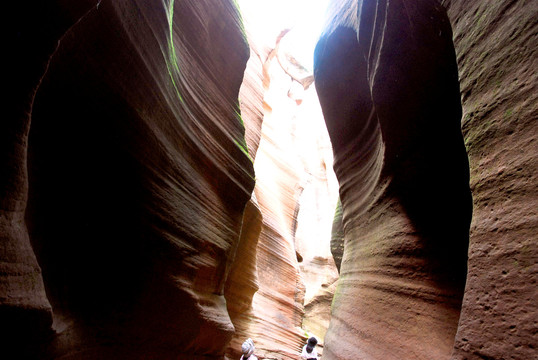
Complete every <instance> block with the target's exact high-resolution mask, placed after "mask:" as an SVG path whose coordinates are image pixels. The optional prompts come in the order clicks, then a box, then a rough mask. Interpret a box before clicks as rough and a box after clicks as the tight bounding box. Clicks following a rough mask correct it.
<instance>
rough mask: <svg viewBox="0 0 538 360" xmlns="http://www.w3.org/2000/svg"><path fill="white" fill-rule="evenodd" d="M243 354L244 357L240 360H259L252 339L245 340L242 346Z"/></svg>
mask: <svg viewBox="0 0 538 360" xmlns="http://www.w3.org/2000/svg"><path fill="white" fill-rule="evenodd" d="M241 352H242V353H243V355H241V359H240V360H247V359H248V360H258V358H257V357H256V355H254V341H252V339H251V338H248V339H247V340H245V342H244V343H243V345H241Z"/></svg>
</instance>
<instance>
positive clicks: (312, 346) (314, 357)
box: [299, 336, 318, 360]
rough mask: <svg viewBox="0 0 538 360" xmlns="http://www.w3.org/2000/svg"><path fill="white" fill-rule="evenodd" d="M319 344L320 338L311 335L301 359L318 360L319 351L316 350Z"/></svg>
mask: <svg viewBox="0 0 538 360" xmlns="http://www.w3.org/2000/svg"><path fill="white" fill-rule="evenodd" d="M317 344H318V339H316V338H315V337H313V336H312V337H311V338H310V339H308V341H307V342H306V345H305V346H303V351H302V352H301V356H300V357H299V359H300V360H303V359H306V360H318V352H317V351H316V345H317Z"/></svg>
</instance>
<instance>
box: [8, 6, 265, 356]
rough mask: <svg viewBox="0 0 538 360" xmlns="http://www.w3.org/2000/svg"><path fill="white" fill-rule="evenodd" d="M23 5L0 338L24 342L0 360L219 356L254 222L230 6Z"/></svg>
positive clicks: (15, 34) (11, 120) (240, 50)
mask: <svg viewBox="0 0 538 360" xmlns="http://www.w3.org/2000/svg"><path fill="white" fill-rule="evenodd" d="M9 6H10V7H11V6H12V7H16V6H14V5H9ZM17 7H20V6H17ZM23 7H24V9H23V8H16V9H13V10H14V11H9V13H11V14H13V15H14V16H21V19H20V22H19V24H20V25H21V26H18V27H17V29H13V31H12V32H11V33H10V34H11V35H10V36H11V38H12V41H11V42H10V43H9V44H8V45H9V46H10V48H9V49H8V52H9V53H10V54H12V55H13V58H14V61H13V63H12V64H11V68H10V71H12V72H13V73H15V74H20V76H21V78H20V79H13V81H12V82H11V83H10V84H12V85H13V89H14V91H13V94H11V95H10V96H13V98H14V101H13V102H12V104H10V108H12V109H13V110H14V111H13V112H11V110H10V112H9V116H8V117H7V119H8V120H7V121H5V122H4V121H3V122H2V125H1V126H2V129H0V134H1V135H0V136H1V139H0V140H1V141H0V143H1V146H2V149H1V150H2V151H1V155H0V156H1V158H0V161H1V162H0V166H2V172H1V174H2V175H1V176H0V185H1V189H0V191H2V193H1V195H2V197H1V199H0V205H1V208H0V210H1V211H2V213H1V215H0V219H1V220H0V221H1V222H0V231H1V236H2V238H1V240H2V242H1V244H2V245H1V247H0V256H1V260H2V261H1V263H2V269H1V270H2V271H1V272H0V291H1V292H0V314H1V315H2V321H0V328H1V332H2V335H4V334H6V333H10V334H12V335H14V336H13V337H14V338H15V339H16V340H18V341H19V342H12V341H11V339H10V338H5V337H3V338H2V339H1V340H2V342H3V343H2V346H0V357H4V356H5V355H6V354H8V352H9V351H12V352H14V353H15V354H16V355H17V354H18V355H20V356H19V357H24V353H23V351H27V350H30V351H34V354H31V355H36V357H38V358H62V359H80V358H91V359H97V358H99V359H118V358H126V359H136V358H146V359H147V358H155V359H157V358H178V357H180V358H185V359H189V358H222V356H223V354H224V350H225V347H226V346H227V344H228V342H229V340H230V339H231V336H232V334H233V332H234V327H233V325H232V322H231V320H230V317H229V315H228V311H227V307H226V305H227V304H226V301H225V297H224V294H225V284H226V277H227V275H228V274H229V273H230V271H231V270H232V269H231V264H232V260H233V257H234V255H235V254H236V252H239V251H238V245H239V244H240V243H241V244H242V243H245V242H246V243H247V244H251V242H252V241H253V240H252V239H250V238H247V239H243V238H241V240H240V232H241V228H242V226H244V227H249V228H252V229H254V230H252V234H253V235H254V234H255V232H256V230H255V229H256V221H257V219H258V220H259V217H257V215H256V214H257V212H256V209H255V206H254V205H253V203H252V204H250V205H249V207H248V209H247V211H246V213H245V214H244V213H243V210H244V208H245V205H246V204H247V202H248V201H249V199H250V197H251V193H252V190H253V187H254V171H253V164H252V161H251V159H250V158H249V156H248V154H247V144H246V142H245V130H244V127H243V124H242V122H241V119H240V117H239V107H238V100H237V99H238V94H239V89H240V86H241V82H242V79H243V73H244V70H245V64H246V62H247V58H248V56H249V53H248V45H247V43H246V39H245V34H244V33H243V31H242V26H241V23H240V19H239V14H238V11H237V8H236V5H235V3H234V2H233V1H219V2H212V1H196V2H191V1H182V0H176V1H170V2H159V3H153V2H152V3H151V4H149V3H148V2H145V1H122V0H119V1H106V0H103V1H93V2H89V1H80V2H76V3H72V4H71V3H68V2H65V1H58V2H51V3H48V4H47V5H43V4H41V3H40V2H35V1H31V2H30V3H25V4H24V6H23ZM23 16H24V18H22V17H23ZM10 81H11V80H10ZM4 128H5V129H6V131H4ZM28 132H29V137H28ZM26 151H28V176H27V174H26V173H25V171H26ZM4 169H7V171H6V172H4ZM27 191H28V197H26V193H27ZM27 199H28V200H27ZM26 200H27V201H26ZM24 217H26V223H27V225H28V229H29V234H30V240H31V245H32V246H30V241H29V239H28V233H27V232H26V230H25V220H24ZM243 223H244V225H243ZM247 223H248V224H247ZM249 224H251V225H249ZM249 246H250V245H249ZM32 248H33V252H34V253H35V256H34V253H33V252H32ZM243 250H244V249H243ZM243 250H242V251H243ZM239 253H240V254H243V252H239ZM36 259H37V262H36ZM38 264H39V266H38ZM40 268H41V269H42V277H41V274H40ZM244 281H245V282H247V283H248V284H249V286H250V287H251V289H252V288H253V287H254V285H253V283H254V279H253V278H248V279H244ZM238 285H240V284H239V283H236V284H232V285H230V287H229V288H228V291H232V292H233V289H234V286H238ZM44 290H46V297H45V291H44ZM252 291H253V290H251V292H252ZM238 302H240V299H238ZM51 315H52V316H51ZM4 319H8V321H4ZM51 321H52V322H53V323H52V328H51ZM15 326H16V327H17V328H15ZM19 329H22V330H21V331H20V332H17V331H18V330H19ZM15 330H17V331H15ZM31 331H33V332H37V334H32V333H31ZM21 334H25V336H27V337H26V338H25V337H22V336H21ZM32 335H35V336H32ZM6 339H7V342H9V344H10V345H11V348H7V347H6V346H4V342H5V341H6ZM39 342H41V343H39ZM23 345H24V346H23ZM15 358H17V356H15Z"/></svg>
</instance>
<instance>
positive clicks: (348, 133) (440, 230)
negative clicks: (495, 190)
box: [314, 0, 472, 359]
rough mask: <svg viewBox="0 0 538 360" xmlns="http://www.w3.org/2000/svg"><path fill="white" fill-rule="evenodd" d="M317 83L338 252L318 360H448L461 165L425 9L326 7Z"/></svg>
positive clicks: (432, 16) (461, 238)
mask: <svg viewBox="0 0 538 360" xmlns="http://www.w3.org/2000/svg"><path fill="white" fill-rule="evenodd" d="M330 8H331V13H330V15H329V22H328V24H327V26H326V29H325V32H324V34H322V37H321V39H320V41H319V42H318V45H317V48H316V59H315V72H314V75H315V84H316V88H317V90H318V95H319V98H320V102H321V105H322V109H323V112H324V115H325V120H326V123H327V128H328V130H329V135H330V137H331V141H332V144H333V149H334V152H335V164H334V168H335V172H336V175H337V177H338V180H339V183H340V199H341V203H342V210H343V213H342V221H343V222H342V224H343V233H344V251H343V258H342V263H341V267H340V279H339V281H338V285H337V289H336V292H335V295H334V300H333V305H332V314H331V323H330V326H329V330H328V332H327V335H326V337H325V348H324V358H328V359H349V358H356V357H360V358H362V359H432V358H434V359H448V358H450V355H451V353H452V349H453V344H454V337H455V334H456V330H457V324H458V319H459V313H460V307H461V301H462V297H463V290H464V286H465V275H466V263H467V246H468V236H469V235H468V231H469V224H470V221H471V209H472V203H471V193H470V190H469V165H468V159H467V154H466V152H465V147H464V143H463V137H462V134H461V129H460V118H461V104H460V94H459V84H458V71H457V64H456V57H455V53H454V47H453V44H452V33H451V28H450V23H449V21H448V18H447V16H446V12H445V10H444V8H443V7H441V6H440V5H439V4H438V3H437V2H435V1H417V2H413V3H410V2H406V1H390V2H389V1H384V0H379V1H333V2H332V3H331V5H330Z"/></svg>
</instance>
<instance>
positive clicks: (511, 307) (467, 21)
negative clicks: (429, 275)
mask: <svg viewBox="0 0 538 360" xmlns="http://www.w3.org/2000/svg"><path fill="white" fill-rule="evenodd" d="M445 4H446V5H447V7H448V15H449V17H450V19H451V22H452V27H453V29H454V43H455V47H456V53H457V56H458V65H459V69H460V79H461V93H462V100H463V120H462V125H463V133H464V136H465V142H466V146H467V149H468V152H469V160H470V168H471V189H472V192H473V199H474V210H473V222H472V224H471V237H470V245H469V274H468V277H467V286H466V290H465V296H464V300H463V307H462V311H461V319H460V325H459V328H458V333H457V336H456V344H455V352H454V356H453V359H532V358H536V354H537V352H536V348H537V347H538V342H537V339H536V321H537V316H536V314H537V308H536V279H537V277H538V265H537V264H538V248H537V246H536V234H537V233H538V213H537V207H536V204H537V203H538V166H537V162H536V156H537V149H538V143H537V141H538V126H537V122H536V119H537V118H538V93H537V91H536V84H537V83H538V78H537V73H536V57H537V54H536V50H537V47H536V44H537V41H538V38H537V23H536V18H537V16H538V4H537V3H536V2H533V1H504V2H498V3H497V2H495V3H491V2H488V1H476V2H466V1H445Z"/></svg>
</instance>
